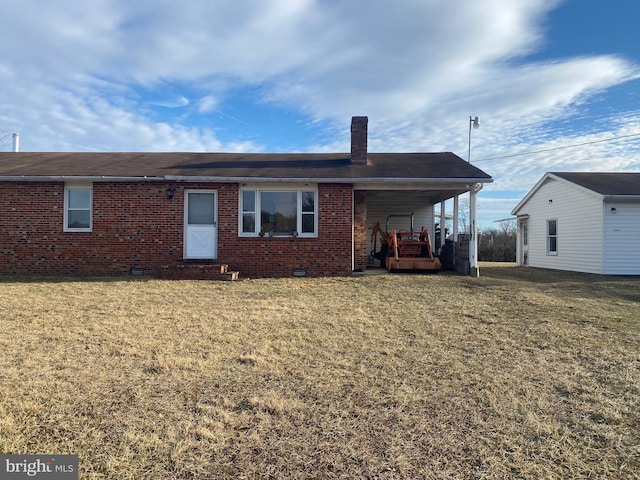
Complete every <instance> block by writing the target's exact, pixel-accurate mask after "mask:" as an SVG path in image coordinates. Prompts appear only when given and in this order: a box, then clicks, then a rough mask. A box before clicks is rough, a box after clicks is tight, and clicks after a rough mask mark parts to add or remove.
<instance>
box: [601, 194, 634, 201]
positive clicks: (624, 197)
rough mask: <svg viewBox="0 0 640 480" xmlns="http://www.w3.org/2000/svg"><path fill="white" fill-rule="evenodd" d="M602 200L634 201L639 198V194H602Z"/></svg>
mask: <svg viewBox="0 0 640 480" xmlns="http://www.w3.org/2000/svg"><path fill="white" fill-rule="evenodd" d="M602 199H603V200H605V201H606V200H616V201H618V202H624V201H625V200H626V201H629V202H635V201H638V200H640V195H604V196H603V197H602Z"/></svg>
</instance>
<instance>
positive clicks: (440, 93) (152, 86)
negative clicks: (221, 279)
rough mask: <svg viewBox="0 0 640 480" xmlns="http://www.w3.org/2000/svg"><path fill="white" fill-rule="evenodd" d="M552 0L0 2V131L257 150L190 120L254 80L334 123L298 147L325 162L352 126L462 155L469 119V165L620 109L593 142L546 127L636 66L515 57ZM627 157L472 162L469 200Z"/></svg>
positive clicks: (622, 126)
mask: <svg viewBox="0 0 640 480" xmlns="http://www.w3.org/2000/svg"><path fill="white" fill-rule="evenodd" d="M558 3H559V2H558V1H548V0H483V1H477V0H430V1H424V0H398V1H396V2H389V1H388V0H370V1H368V2H355V1H341V2H323V1H318V0H299V1H293V0H219V1H216V2H211V1H208V0H193V1H190V2H188V3H187V4H184V3H179V2H172V1H168V0H162V1H158V0H153V1H152V0H137V1H135V2H131V1H128V0H126V1H125V0H96V1H94V2H91V4H84V3H82V2H71V1H69V0H50V1H48V2H40V1H36V0H23V1H22V2H14V1H11V2H8V4H7V5H5V6H3V15H2V17H1V18H0V41H2V43H3V44H4V45H10V46H11V47H10V48H6V49H5V50H4V51H3V56H2V58H1V59H0V82H1V83H2V85H3V88H2V89H1V90H0V104H2V105H3V109H2V110H1V111H0V128H10V129H12V130H13V129H15V130H20V131H21V133H23V136H22V140H23V150H29V149H32V150H136V151H140V150H163V151H171V150H194V151H202V150H210V151H211V150H225V151H237V150H259V149H260V148H261V147H262V146H261V145H257V144H256V143H251V142H246V141H235V140H228V141H222V140H220V139H219V135H220V133H219V132H216V131H213V130H210V129H209V128H208V124H203V126H197V125H198V119H199V118H205V117H206V116H207V115H211V114H213V113H215V114H216V115H217V116H220V117H227V118H229V119H238V118H245V117H244V116H241V115H238V114H237V113H236V112H234V111H232V110H228V109H227V107H229V104H232V103H233V101H234V97H233V95H236V94H237V92H238V91H241V90H242V89H243V88H253V87H255V88H256V89H257V90H259V91H260V92H261V94H262V98H259V99H258V100H253V99H252V100H251V101H258V102H262V103H260V105H259V107H260V108H263V109H265V108H269V107H272V108H274V109H276V108H278V107H281V108H284V109H290V110H292V111H294V112H297V113H300V114H304V115H306V116H307V117H308V118H309V119H310V120H311V121H313V120H324V121H327V120H329V121H332V122H333V125H332V127H333V128H335V135H334V136H333V137H332V140H331V141H328V142H325V143H324V144H322V145H315V146H309V148H313V149H314V150H322V151H327V150H338V151H346V150H348V132H349V129H348V122H349V118H350V117H351V116H352V115H368V116H369V117H370V148H371V150H372V151H454V152H456V153H458V154H459V155H461V156H463V157H466V154H467V141H468V123H467V119H468V116H469V115H479V116H480V117H481V121H482V127H481V130H479V131H477V132H476V131H474V133H473V135H474V137H473V151H472V159H482V158H490V157H496V156H503V155H508V154H512V153H514V152H524V151H531V150H539V149H545V148H551V147H553V146H558V145H563V144H570V143H579V142H581V141H584V140H588V139H592V138H593V139H595V138H604V137H606V136H607V135H610V136H615V135H619V134H623V132H627V133H628V132H629V131H632V130H633V129H634V128H636V127H638V128H639V129H640V124H638V119H637V116H636V114H635V113H634V112H630V114H629V115H628V116H626V117H622V118H620V119H619V123H617V124H616V123H615V119H616V115H617V113H616V112H613V113H612V114H611V115H610V116H609V117H608V118H606V119H605V121H604V124H606V125H605V126H604V128H602V129H600V130H598V132H596V133H593V132H592V131H587V132H583V133H580V134H576V133H575V132H573V131H571V129H570V127H567V128H566V131H565V132H560V133H557V131H556V130H554V132H556V133H553V134H550V131H549V129H548V128H547V126H548V125H549V123H550V122H556V121H559V120H561V119H563V118H566V117H567V116H576V115H582V114H583V113H584V112H582V109H583V107H584V106H585V105H586V104H587V103H588V102H589V101H590V99H592V98H593V96H594V95H595V94H597V93H598V92H602V91H604V90H606V89H608V88H611V87H614V86H616V85H620V84H622V83H623V82H625V81H629V80H632V79H635V78H638V72H639V67H638V66H637V65H633V64H631V63H630V62H629V61H628V60H625V59H624V58H622V57H620V56H615V55H600V56H588V57H587V56H584V57H580V58H562V59H555V60H554V61H546V62H543V61H540V60H538V61H536V62H535V63H532V62H528V61H527V55H529V54H531V53H533V52H535V51H536V49H538V48H540V47H541V46H542V45H544V41H545V37H544V35H545V31H544V21H545V17H546V15H548V14H549V12H550V11H551V10H552V9H553V8H554V7H556V6H557V4H558ZM243 100H245V102H247V100H246V99H243ZM154 103H155V104H156V105H163V106H164V107H171V108H169V110H170V112H169V113H167V114H165V115H163V114H162V112H160V113H159V112H158V109H156V108H154V107H153V104H154ZM242 113H243V114H244V113H245V112H242ZM636 113H637V112H636ZM234 123H236V124H240V125H242V122H241V121H240V120H238V121H237V122H234ZM245 125H246V124H245ZM278 143H279V144H283V143H284V140H283V139H278ZM624 147H625V146H624V145H622V146H618V144H603V145H594V146H592V147H589V148H585V149H583V150H580V151H579V152H580V153H578V151H577V150H571V151H570V152H571V155H568V153H569V151H557V152H555V153H549V154H544V155H537V156H535V157H513V158H509V159H504V160H501V161H498V162H493V161H492V162H484V163H482V162H480V163H478V166H479V167H480V168H483V169H485V170H487V171H488V172H489V173H490V174H492V175H493V176H494V177H495V178H496V182H495V184H494V185H493V186H491V187H490V188H487V192H483V195H486V194H491V192H498V191H499V190H508V191H521V190H523V189H524V190H526V189H528V188H529V187H530V186H531V185H532V184H533V183H534V182H535V181H536V180H537V178H532V176H535V177H537V176H538V175H539V174H540V175H541V174H542V173H544V170H545V169H555V170H558V169H575V168H578V167H580V168H594V169H595V168H599V167H601V166H602V162H603V161H606V164H607V167H610V168H629V166H630V165H633V163H632V162H633V160H631V159H630V158H629V155H628V151H629V150H628V149H627V148H624ZM603 159H604V160H603ZM636 165H637V161H636ZM557 167H561V168H557Z"/></svg>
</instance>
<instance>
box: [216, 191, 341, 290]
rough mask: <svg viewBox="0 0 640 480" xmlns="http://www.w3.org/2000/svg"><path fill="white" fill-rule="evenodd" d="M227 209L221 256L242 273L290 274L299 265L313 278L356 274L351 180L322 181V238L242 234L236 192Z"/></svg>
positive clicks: (319, 209) (219, 235)
mask: <svg viewBox="0 0 640 480" xmlns="http://www.w3.org/2000/svg"><path fill="white" fill-rule="evenodd" d="M220 203H221V202H220ZM228 209H230V210H231V214H230V215H229V217H230V219H232V221H233V223H232V224H230V225H229V226H228V228H227V227H226V226H225V228H223V226H222V225H221V223H222V221H220V222H219V225H220V229H219V231H218V246H219V252H220V260H221V261H223V262H224V263H228V264H229V267H230V268H232V269H234V270H239V271H240V274H241V275H243V276H245V275H250V276H267V277H290V276H292V275H293V271H294V270H297V269H305V270H306V271H307V275H308V276H312V277H319V276H333V275H338V276H345V275H351V272H352V270H351V252H352V245H351V236H352V235H351V217H352V211H353V207H352V185H351V184H320V185H318V238H300V237H297V238H278V237H265V238H260V237H257V238H246V237H242V238H239V237H238V219H237V215H238V198H237V192H236V196H235V197H234V199H233V200H231V199H230V200H229V205H228ZM222 211H223V207H222V203H221V205H220V210H219V212H222ZM219 215H220V213H219Z"/></svg>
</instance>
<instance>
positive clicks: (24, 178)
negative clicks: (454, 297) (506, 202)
mask: <svg viewBox="0 0 640 480" xmlns="http://www.w3.org/2000/svg"><path fill="white" fill-rule="evenodd" d="M0 181H9V182H68V181H86V182H89V181H91V182H96V181H97V182H131V181H145V182H154V181H155V182H158V181H172V182H221V183H249V182H264V183H272V182H273V183H275V182H281V183H283V182H284V183H293V182H295V183H299V182H304V183H385V184H406V183H415V184H444V183H447V184H451V183H456V184H475V183H491V182H493V179H492V178H475V177H469V178H376V177H369V178H360V177H328V178H326V177H288V178H283V177H223V176H197V175H164V176H131V177H129V176H109V175H92V176H91V175H8V176H0Z"/></svg>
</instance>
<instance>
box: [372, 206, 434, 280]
mask: <svg viewBox="0 0 640 480" xmlns="http://www.w3.org/2000/svg"><path fill="white" fill-rule="evenodd" d="M393 217H408V218H410V220H411V227H410V230H406V231H405V230H402V231H398V230H396V229H395V228H394V229H391V231H389V220H390V219H391V218H393ZM386 227H387V230H386V231H385V230H382V227H381V226H380V222H378V223H376V224H375V225H374V226H373V228H372V232H371V242H372V245H373V251H372V252H371V255H370V257H371V258H372V259H373V258H377V259H378V260H380V264H381V266H382V265H383V264H384V266H385V267H386V269H387V270H388V271H389V272H392V271H398V270H406V271H429V272H437V271H439V270H440V269H441V268H442V264H441V263H440V259H439V258H438V257H434V256H433V248H432V247H431V238H430V237H429V232H428V230H427V227H422V230H421V231H420V233H415V232H414V229H413V214H411V215H389V216H388V217H387V225H386ZM378 237H380V251H379V252H376V249H377V239H378Z"/></svg>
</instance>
